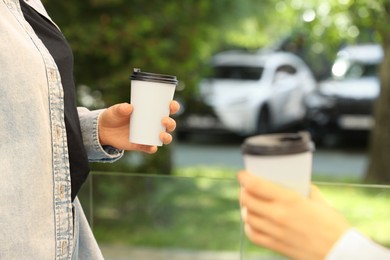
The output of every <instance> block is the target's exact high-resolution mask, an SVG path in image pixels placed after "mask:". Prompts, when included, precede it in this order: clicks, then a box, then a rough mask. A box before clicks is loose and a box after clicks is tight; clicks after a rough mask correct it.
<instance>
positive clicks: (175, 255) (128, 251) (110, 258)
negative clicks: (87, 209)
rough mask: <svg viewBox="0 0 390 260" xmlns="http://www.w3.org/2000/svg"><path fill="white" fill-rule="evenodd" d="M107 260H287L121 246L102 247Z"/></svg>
mask: <svg viewBox="0 0 390 260" xmlns="http://www.w3.org/2000/svg"><path fill="white" fill-rule="evenodd" d="M101 249H102V251H103V254H104V256H105V259H106V260H154V259H158V260H286V259H287V258H283V257H277V256H264V255H256V254H251V255H249V254H248V255H245V256H243V257H241V256H240V254H239V253H238V252H210V251H191V250H169V249H150V248H135V247H126V246H121V245H114V246H112V245H101Z"/></svg>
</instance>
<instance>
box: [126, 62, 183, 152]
mask: <svg viewBox="0 0 390 260" xmlns="http://www.w3.org/2000/svg"><path fill="white" fill-rule="evenodd" d="M130 80H131V89H130V103H131V104H132V105H133V108H134V110H133V113H132V114H131V116H130V134H129V140H130V142H132V143H136V144H145V145H156V146H162V145H163V143H162V142H161V140H160V133H161V132H164V131H165V130H166V129H165V127H164V126H163V125H162V123H161V121H162V119H163V118H164V117H165V116H169V104H170V102H171V101H172V100H173V96H174V93H175V88H176V85H177V83H178V81H177V79H176V77H175V76H170V75H161V74H155V73H148V72H141V71H140V70H139V69H134V70H133V73H132V75H131V76H130Z"/></svg>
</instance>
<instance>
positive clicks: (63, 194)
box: [60, 185, 65, 199]
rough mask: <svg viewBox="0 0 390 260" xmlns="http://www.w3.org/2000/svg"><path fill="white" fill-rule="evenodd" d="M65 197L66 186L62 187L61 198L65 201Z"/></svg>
mask: <svg viewBox="0 0 390 260" xmlns="http://www.w3.org/2000/svg"><path fill="white" fill-rule="evenodd" d="M64 197H65V187H64V185H61V186H60V198H61V199H63V198H64Z"/></svg>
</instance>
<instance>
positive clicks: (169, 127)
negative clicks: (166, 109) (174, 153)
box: [162, 117, 176, 132]
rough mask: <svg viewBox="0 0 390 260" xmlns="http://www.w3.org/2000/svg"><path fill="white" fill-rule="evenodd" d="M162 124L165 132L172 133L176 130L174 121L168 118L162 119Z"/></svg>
mask: <svg viewBox="0 0 390 260" xmlns="http://www.w3.org/2000/svg"><path fill="white" fill-rule="evenodd" d="M162 124H163V125H164V126H165V128H166V129H167V132H173V131H174V130H175V129H176V121H175V120H173V119H172V118H170V117H164V118H163V120H162Z"/></svg>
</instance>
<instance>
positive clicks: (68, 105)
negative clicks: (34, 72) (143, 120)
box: [20, 0, 89, 201]
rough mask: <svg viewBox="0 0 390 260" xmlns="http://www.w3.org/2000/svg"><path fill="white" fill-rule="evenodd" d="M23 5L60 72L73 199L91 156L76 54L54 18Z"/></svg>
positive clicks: (28, 18) (87, 169)
mask: <svg viewBox="0 0 390 260" xmlns="http://www.w3.org/2000/svg"><path fill="white" fill-rule="evenodd" d="M20 5H21V8H22V12H23V15H24V17H25V19H26V20H27V22H28V23H29V24H30V25H31V27H32V28H33V29H34V31H35V33H36V34H37V35H38V37H39V38H40V39H41V41H42V42H43V44H44V45H45V46H46V48H47V49H48V50H49V52H50V54H51V55H52V57H53V58H54V60H55V62H56V64H57V67H58V70H59V72H60V75H61V83H62V87H63V90H64V105H65V127H66V134H67V143H68V150H69V151H68V152H69V162H70V176H71V184H72V201H73V199H74V198H75V196H76V194H77V192H78V191H79V190H80V188H81V185H82V184H83V183H84V181H85V180H86V178H87V176H88V174H89V165H88V157H87V154H86V151H85V148H84V144H83V140H82V136H81V129H80V121H79V116H78V113H77V106H76V93H75V84H74V80H73V53H72V50H71V48H70V46H69V44H68V42H67V41H66V39H65V37H64V36H63V34H62V33H61V32H60V31H59V30H58V29H57V27H56V26H55V25H54V24H53V23H52V22H51V21H49V20H48V19H47V18H46V17H44V16H42V15H41V14H39V13H38V12H36V11H35V10H34V9H33V8H32V7H30V6H29V5H28V4H26V3H25V2H24V1H23V0H20Z"/></svg>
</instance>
